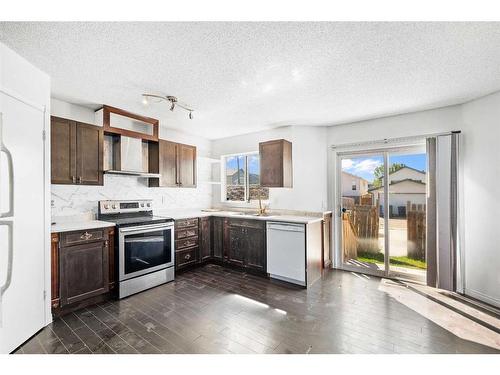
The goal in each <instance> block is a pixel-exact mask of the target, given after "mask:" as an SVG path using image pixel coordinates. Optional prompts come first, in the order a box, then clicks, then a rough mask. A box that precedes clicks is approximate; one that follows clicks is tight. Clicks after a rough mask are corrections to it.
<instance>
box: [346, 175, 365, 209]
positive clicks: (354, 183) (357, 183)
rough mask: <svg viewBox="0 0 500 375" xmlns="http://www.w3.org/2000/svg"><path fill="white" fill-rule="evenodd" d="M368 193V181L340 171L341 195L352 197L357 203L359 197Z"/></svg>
mask: <svg viewBox="0 0 500 375" xmlns="http://www.w3.org/2000/svg"><path fill="white" fill-rule="evenodd" d="M366 193H368V181H367V180H365V179H364V178H363V177H360V176H356V175H355V174H352V173H348V172H344V171H342V197H344V198H353V199H354V201H355V202H356V203H359V197H361V196H362V195H365V194H366Z"/></svg>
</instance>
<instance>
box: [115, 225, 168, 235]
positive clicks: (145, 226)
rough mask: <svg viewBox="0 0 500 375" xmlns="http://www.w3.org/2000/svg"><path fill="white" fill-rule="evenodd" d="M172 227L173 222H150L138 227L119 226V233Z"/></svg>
mask: <svg viewBox="0 0 500 375" xmlns="http://www.w3.org/2000/svg"><path fill="white" fill-rule="evenodd" d="M173 227H174V223H169V224H151V225H141V226H140V227H128V228H120V229H119V231H120V233H130V232H137V233H140V232H143V231H146V230H148V229H170V228H173Z"/></svg>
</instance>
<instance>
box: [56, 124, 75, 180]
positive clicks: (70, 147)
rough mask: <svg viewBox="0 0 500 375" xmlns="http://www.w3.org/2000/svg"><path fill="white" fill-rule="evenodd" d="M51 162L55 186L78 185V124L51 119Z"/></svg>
mask: <svg viewBox="0 0 500 375" xmlns="http://www.w3.org/2000/svg"><path fill="white" fill-rule="evenodd" d="M50 155H51V157H50V159H51V160H50V161H51V163H50V164H51V178H52V183H53V184H74V183H76V123H75V122H74V121H70V120H66V119H63V118H59V117H52V118H51V126H50Z"/></svg>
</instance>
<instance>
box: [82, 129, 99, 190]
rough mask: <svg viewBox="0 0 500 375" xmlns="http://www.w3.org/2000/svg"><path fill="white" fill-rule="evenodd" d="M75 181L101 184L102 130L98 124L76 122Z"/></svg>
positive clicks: (86, 183)
mask: <svg viewBox="0 0 500 375" xmlns="http://www.w3.org/2000/svg"><path fill="white" fill-rule="evenodd" d="M76 172H77V183H78V184H82V185H102V184H103V130H102V128H101V127H99V126H93V125H87V124H81V123H77V124H76Z"/></svg>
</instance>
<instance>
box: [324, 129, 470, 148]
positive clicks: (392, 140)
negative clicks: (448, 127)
mask: <svg viewBox="0 0 500 375" xmlns="http://www.w3.org/2000/svg"><path fill="white" fill-rule="evenodd" d="M460 133H461V131H460V130H452V131H449V132H442V133H431V134H422V135H414V136H409V137H398V138H384V139H379V140H375V141H364V142H353V143H341V144H338V145H331V146H330V148H331V149H332V150H335V149H340V148H348V147H355V146H364V145H375V144H387V143H397V142H404V141H415V140H421V139H425V138H433V137H439V136H443V135H452V134H460Z"/></svg>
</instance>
